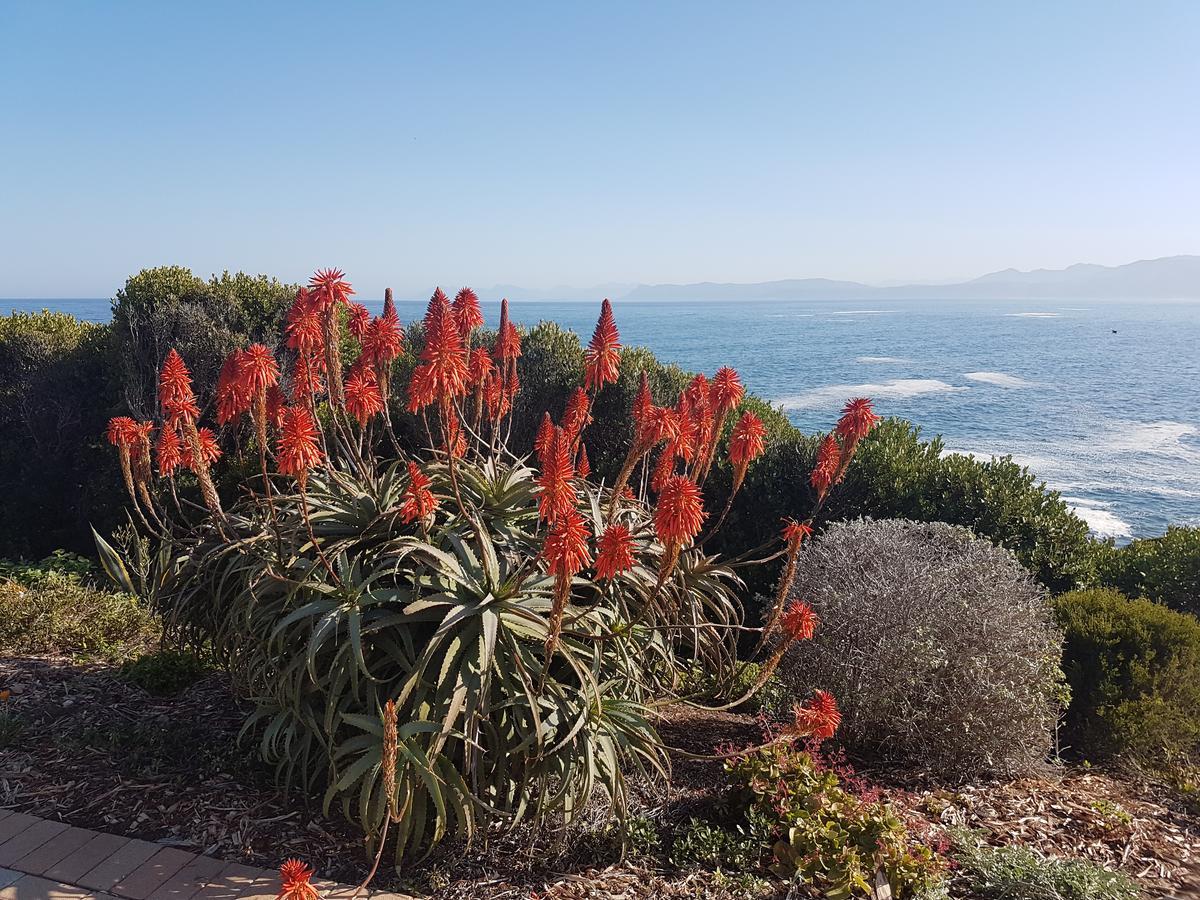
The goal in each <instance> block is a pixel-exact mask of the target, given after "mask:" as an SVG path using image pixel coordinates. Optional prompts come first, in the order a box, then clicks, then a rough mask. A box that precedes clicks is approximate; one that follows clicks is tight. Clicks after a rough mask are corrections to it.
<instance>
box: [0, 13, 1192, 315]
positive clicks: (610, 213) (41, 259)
mask: <svg viewBox="0 0 1200 900" xmlns="http://www.w3.org/2000/svg"><path fill="white" fill-rule="evenodd" d="M0 33H2V34H4V36H5V41H4V45H5V52H4V54H3V55H0V112H2V113H3V121H4V133H3V135H2V136H0V297H71V296H76V297H80V296H110V295H111V294H112V293H113V292H114V291H115V290H116V288H117V287H119V286H120V284H121V283H122V282H123V281H124V278H125V277H126V276H127V275H128V274H130V273H131V272H133V271H136V270H137V269H139V268H142V267H144V266H150V265H158V264H166V263H179V264H183V265H187V266H190V267H191V268H193V269H194V270H196V271H197V272H199V273H201V274H208V273H210V272H212V271H220V270H222V269H225V268H228V269H243V270H246V271H253V272H268V273H271V274H276V275H279V276H280V277H282V278H286V279H289V280H298V279H300V278H302V277H303V276H304V275H306V273H308V272H309V271H311V270H312V269H314V268H316V267H318V266H327V265H337V266H341V267H343V268H345V269H346V270H347V271H348V272H349V274H350V277H351V278H352V280H353V281H354V282H355V283H356V285H357V286H359V287H360V288H361V289H362V291H363V292H364V293H365V294H366V295H367V296H375V295H377V294H379V293H380V292H381V291H382V288H383V287H384V286H385V285H392V286H394V287H396V288H397V289H398V291H400V292H401V294H403V295H411V296H419V295H422V294H426V293H428V290H429V289H430V288H431V286H432V285H433V284H435V283H445V284H462V283H469V284H474V285H476V286H478V287H481V288H484V287H487V286H490V285H493V284H496V283H515V284H521V285H527V286H532V287H547V286H551V285H555V284H573V285H590V284H595V283H600V282H607V281H630V282H636V281H642V282H661V281H699V280H720V281H754V280H768V279H775V278H786V277H805V276H827V277H835V278H853V279H858V280H865V281H873V282H875V281H896V280H935V279H940V280H949V279H954V278H958V277H963V276H974V275H977V274H981V273H983V272H985V271H988V270H993V269H997V268H1003V267H1006V266H1010V265H1012V266H1017V267H1019V268H1032V267H1037V266H1051V267H1057V266H1062V265H1067V264H1070V263H1073V262H1079V261H1089V262H1101V263H1109V264H1115V263H1121V262H1126V261H1129V260H1132V259H1136V258H1144V257H1152V256H1163V255H1170V254H1175V253H1188V252H1191V253H1196V252H1200V162H1198V161H1200V115H1198V114H1197V109H1198V98H1200V53H1198V52H1197V47H1198V46H1200V4H1197V3H1194V2H1190V0H1189V2H1151V3H1144V2H1128V3H1105V2H1095V0H1093V2H1082V0H1081V2H1065V0H1063V2H1055V3H1044V2H1038V3H1033V2H1030V3H1023V2H1006V3H995V4H984V3H962V2H953V3H918V2H913V3H882V2H881V3H857V2H844V3H799V2H789V3H702V2H686V3H666V2H663V3H628V4H626V3H603V4H600V3H597V4H582V3H580V4H575V3H561V2H560V3H546V4H535V3H506V4H500V3H487V4H484V3H480V4H467V3H452V2H446V3H420V4H416V3H405V4H399V3H388V4H384V3H379V4H367V3H346V4H338V5H336V6H335V5H333V4H330V5H328V6H324V5H316V4H304V3H296V2H290V3H279V4H270V3H265V2H264V3H229V4H220V3H203V4H182V3H161V2H155V3H132V2H127V3H85V2H72V3H65V2H64V3H19V2H15V0H13V2H0Z"/></svg>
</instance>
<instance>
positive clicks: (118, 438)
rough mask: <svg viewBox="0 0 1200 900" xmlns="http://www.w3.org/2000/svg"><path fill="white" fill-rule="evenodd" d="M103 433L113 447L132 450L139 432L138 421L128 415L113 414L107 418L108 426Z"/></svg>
mask: <svg viewBox="0 0 1200 900" xmlns="http://www.w3.org/2000/svg"><path fill="white" fill-rule="evenodd" d="M104 435H105V437H107V438H108V442H109V443H110V444H112V445H113V446H114V447H124V448H125V449H126V450H132V449H133V448H134V447H136V446H137V445H138V439H139V436H140V433H139V431H138V423H137V422H135V421H134V420H133V419H131V418H130V417H129V416H114V417H113V418H111V419H109V420H108V428H107V429H106V430H105V432H104Z"/></svg>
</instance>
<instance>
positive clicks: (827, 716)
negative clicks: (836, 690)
mask: <svg viewBox="0 0 1200 900" xmlns="http://www.w3.org/2000/svg"><path fill="white" fill-rule="evenodd" d="M793 713H794V714H795V717H796V719H795V723H794V724H793V725H792V726H790V727H789V728H788V729H787V730H788V732H789V733H791V734H795V735H797V736H804V735H811V736H812V737H815V738H817V739H818V740H827V739H828V738H831V737H833V735H834V734H835V733H836V732H837V730H838V726H839V725H841V724H842V713H841V711H840V710H839V709H838V705H837V701H836V700H834V698H833V695H832V694H830V693H829V692H828V691H822V690H817V691H815V692H814V693H813V698H812V700H810V701H809V702H808V703H806V704H804V705H797V706H795V707H794V708H793Z"/></svg>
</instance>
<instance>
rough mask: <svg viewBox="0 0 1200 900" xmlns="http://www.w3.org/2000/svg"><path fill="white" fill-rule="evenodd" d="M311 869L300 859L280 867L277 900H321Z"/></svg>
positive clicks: (288, 861)
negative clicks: (311, 881)
mask: <svg viewBox="0 0 1200 900" xmlns="http://www.w3.org/2000/svg"><path fill="white" fill-rule="evenodd" d="M312 876H313V870H312V868H311V867H309V866H306V865H305V864H304V863H302V862H301V861H300V860H298V859H289V860H287V861H286V862H285V863H284V864H283V865H281V866H280V867H279V882H280V890H279V894H278V896H276V898H275V900H320V894H318V893H317V889H316V888H315V887H313V886H312V884H311V883H310V879H311V878H312Z"/></svg>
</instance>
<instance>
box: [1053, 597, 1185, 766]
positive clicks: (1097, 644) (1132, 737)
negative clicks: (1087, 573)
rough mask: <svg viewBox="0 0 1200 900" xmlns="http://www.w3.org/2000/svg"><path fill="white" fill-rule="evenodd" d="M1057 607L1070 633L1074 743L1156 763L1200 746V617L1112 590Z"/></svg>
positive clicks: (1093, 753)
mask: <svg viewBox="0 0 1200 900" xmlns="http://www.w3.org/2000/svg"><path fill="white" fill-rule="evenodd" d="M1054 606H1055V611H1056V613H1057V616H1058V621H1059V623H1060V624H1061V626H1062V628H1063V631H1064V632H1065V634H1066V643H1065V645H1064V648H1063V670H1064V671H1065V672H1066V676H1067V680H1068V681H1069V682H1070V685H1071V705H1070V707H1069V708H1068V709H1067V715H1066V722H1065V727H1064V737H1065V739H1066V741H1067V743H1068V745H1070V746H1071V747H1073V748H1074V749H1075V751H1076V752H1078V753H1082V754H1085V755H1087V756H1088V757H1089V758H1093V759H1111V758H1114V757H1118V756H1129V757H1132V758H1135V759H1138V760H1140V761H1143V762H1151V763H1152V762H1162V761H1165V760H1167V759H1169V758H1170V757H1172V756H1175V755H1178V754H1187V753H1190V752H1192V751H1194V750H1195V749H1197V747H1200V621H1197V620H1196V619H1195V617H1193V616H1189V615H1186V614H1184V613H1177V612H1175V611H1173V610H1170V609H1167V608H1166V607H1165V606H1162V605H1160V604H1157V603H1153V602H1151V601H1149V600H1131V599H1129V598H1128V597H1126V596H1124V595H1123V594H1121V593H1120V592H1119V591H1115V590H1111V589H1101V590H1090V591H1077V592H1074V593H1070V594H1064V595H1063V596H1061V597H1059V598H1057V600H1055V604H1054Z"/></svg>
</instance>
